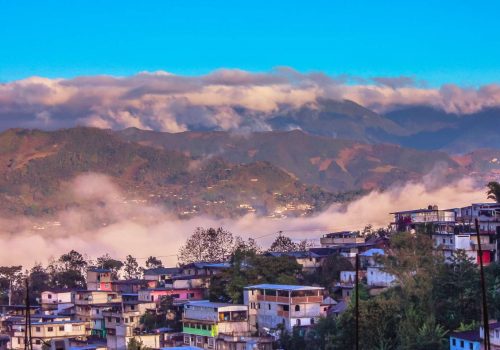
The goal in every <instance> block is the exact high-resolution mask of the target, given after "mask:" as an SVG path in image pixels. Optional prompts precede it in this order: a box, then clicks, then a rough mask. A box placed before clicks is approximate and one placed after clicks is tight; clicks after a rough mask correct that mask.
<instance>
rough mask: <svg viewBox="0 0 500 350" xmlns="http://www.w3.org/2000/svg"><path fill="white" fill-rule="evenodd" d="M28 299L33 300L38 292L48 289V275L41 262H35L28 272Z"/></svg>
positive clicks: (37, 295)
mask: <svg viewBox="0 0 500 350" xmlns="http://www.w3.org/2000/svg"><path fill="white" fill-rule="evenodd" d="M28 278H29V283H30V299H31V302H33V303H34V302H35V301H36V300H37V298H38V297H39V296H40V294H41V293H42V292H43V291H45V290H47V289H49V287H50V285H49V283H50V276H49V274H48V272H47V271H46V270H45V268H44V267H43V266H42V264H39V263H38V264H35V266H33V267H32V268H31V270H30V272H29V276H28Z"/></svg>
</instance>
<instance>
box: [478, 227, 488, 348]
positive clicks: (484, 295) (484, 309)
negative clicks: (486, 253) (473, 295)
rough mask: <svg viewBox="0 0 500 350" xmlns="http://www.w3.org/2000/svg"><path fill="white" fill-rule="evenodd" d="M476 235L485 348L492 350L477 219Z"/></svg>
mask: <svg viewBox="0 0 500 350" xmlns="http://www.w3.org/2000/svg"><path fill="white" fill-rule="evenodd" d="M474 223H475V225H476V237H477V254H478V256H479V272H480V274H481V294H482V299H483V300H482V301H483V327H484V347H485V350H490V349H491V345H490V320H489V317H488V301H487V299H486V283H485V280H484V268H483V250H482V249H481V236H480V233H479V220H478V219H477V218H476V219H475V222H474Z"/></svg>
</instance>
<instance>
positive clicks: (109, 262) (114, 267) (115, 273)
mask: <svg viewBox="0 0 500 350" xmlns="http://www.w3.org/2000/svg"><path fill="white" fill-rule="evenodd" d="M97 266H98V267H100V268H102V269H108V270H111V277H112V278H113V279H115V280H116V279H118V278H119V272H120V270H121V268H122V267H123V262H121V261H120V260H116V259H113V258H112V257H111V256H109V254H105V255H103V256H101V257H99V258H97Z"/></svg>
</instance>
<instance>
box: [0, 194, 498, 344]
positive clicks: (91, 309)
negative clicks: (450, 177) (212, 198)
mask: <svg viewBox="0 0 500 350" xmlns="http://www.w3.org/2000/svg"><path fill="white" fill-rule="evenodd" d="M392 214H393V218H394V220H393V221H392V222H391V223H390V224H389V225H388V229H383V230H378V231H372V232H365V234H361V233H360V232H350V231H345V232H332V233H326V234H324V235H323V237H321V239H320V246H317V247H310V246H308V245H307V244H306V245H302V246H301V245H297V244H295V245H292V246H290V245H287V244H283V245H279V244H276V245H275V246H274V247H272V249H269V250H268V251H265V252H263V251H258V252H254V253H256V254H255V255H253V256H256V257H257V258H255V257H254V258H253V259H254V260H251V259H249V258H246V255H245V254H246V253H245V254H243V253H241V252H240V253H241V254H242V255H241V256H240V255H239V254H240V253H235V252H233V253H232V255H231V256H230V257H229V256H228V258H227V259H225V260H224V261H192V262H189V263H183V264H180V265H179V266H175V267H164V266H162V264H161V262H160V261H159V260H158V261H157V262H156V264H153V267H151V266H150V267H149V268H146V269H144V270H143V271H141V273H140V274H136V275H134V274H133V273H128V274H127V276H126V277H125V278H119V276H118V274H117V273H116V271H115V270H114V269H113V268H112V267H106V266H105V264H101V266H86V267H85V269H84V270H85V271H84V274H85V280H84V283H85V284H84V285H82V286H81V287H78V288H67V287H66V288H64V286H63V287H60V288H47V289H45V290H37V293H39V294H37V295H35V296H34V298H31V300H30V297H29V292H28V293H26V294H28V297H27V298H26V300H24V299H23V297H22V296H21V299H20V302H18V303H17V304H16V303H14V302H13V300H12V298H13V295H12V284H13V281H12V280H11V281H8V283H7V285H5V284H2V285H1V286H2V287H3V288H4V290H3V291H2V293H4V292H5V293H8V302H7V303H5V304H4V305H1V306H0V315H1V316H0V349H1V350H6V349H27V348H30V349H31V348H32V349H36V350H42V349H52V350H61V349H74V350H99V349H108V350H122V349H166V348H168V349H219V350H225V349H227V350H229V349H234V350H250V349H259V350H270V349H276V348H293V346H285V345H284V343H286V342H288V344H290V342H293V341H298V340H294V339H295V337H297V339H298V338H302V339H312V340H311V342H312V343H311V344H313V343H314V339H316V338H314V334H315V333H314V332H319V330H318V325H322V324H325V322H326V321H325V320H328V319H330V320H333V321H332V322H340V323H339V324H342V322H346V324H349V322H352V318H351V319H350V320H351V321H335V320H340V319H341V318H342V317H343V316H342V315H343V314H344V313H348V312H349V310H351V309H352V308H353V303H354V298H353V296H354V295H355V290H356V288H360V289H359V292H358V293H359V297H360V298H361V299H362V300H368V298H370V297H373V296H378V295H382V294H383V293H384V292H387V291H388V290H389V289H391V288H394V287H395V286H398V285H399V284H400V283H402V282H403V281H401V279H402V278H404V277H402V276H403V274H401V275H400V274H399V273H398V272H394V271H395V270H394V269H391V267H390V266H388V264H390V263H391V257H392V256H394V257H395V259H397V258H398V254H399V257H401V256H403V258H404V254H406V253H404V254H403V253H401V251H403V250H400V251H398V249H399V248H398V247H399V246H397V245H396V244H395V243H394V242H393V241H392V239H393V236H395V235H396V233H398V234H399V235H404V236H402V237H406V238H408V237H415V236H419V235H420V236H422V237H426V238H428V240H429V242H430V246H429V250H430V251H428V252H421V251H420V252H418V253H417V254H416V255H415V257H416V258H418V257H419V256H439V257H441V258H442V259H443V261H444V263H445V264H448V265H453V264H457V262H456V259H457V256H459V257H462V259H464V261H465V262H464V263H463V264H466V263H467V262H469V263H470V264H472V265H476V264H479V263H480V262H481V256H482V263H483V265H484V266H486V267H487V266H488V265H490V264H494V263H496V262H498V261H499V260H500V254H499V253H500V249H499V248H500V247H499V242H500V240H499V239H498V238H499V237H500V203H473V204H471V205H469V206H466V207H461V208H453V209H440V208H438V207H437V206H435V205H429V206H428V207H427V208H423V209H415V210H405V211H398V212H394V213H392ZM476 220H477V223H478V226H476ZM278 238H279V239H281V240H282V241H285V243H290V240H289V239H288V241H287V239H286V237H284V236H282V235H279V237H278ZM200 243H201V242H200ZM290 247H292V248H290ZM280 248H282V249H280ZM258 259H268V260H258ZM273 259H274V260H273ZM68 261H69V260H68ZM68 261H66V263H67V262H68ZM262 262H264V263H263V265H266V264H267V265H269V263H270V262H272V264H274V265H275V266H271V267H270V266H265V267H262V268H260V267H259V269H257V268H256V266H257V265H258V264H261V263H262ZM287 264H292V265H287ZM278 265H279V266H278ZM403 265H404V264H401V266H399V268H400V269H401V270H403V269H404V266H403ZM453 266H455V265H453ZM460 266H462V265H460ZM463 266H468V265H463ZM264 268H273V269H277V270H272V271H274V272H263V269H264ZM279 268H282V269H283V271H285V270H286V269H291V270H290V271H291V272H290V273H289V274H288V275H286V276H288V277H289V281H291V282H293V283H280V281H281V280H283V281H284V282H286V280H284V279H281V280H280V278H281V277H282V276H276V274H277V273H275V271H281V270H278V269H279ZM252 269H254V270H255V271H254V270H252ZM412 269H413V267H410V268H409V270H408V271H410V274H409V275H412V274H414V273H415V271H416V270H415V269H414V270H412ZM2 273H3V275H2V276H3V277H4V279H5V278H6V277H5V276H7V273H6V272H5V271H3V272H2ZM266 273H268V274H269V276H268V277H266ZM273 273H274V276H272V275H273ZM279 273H281V272H279ZM232 274H233V275H232ZM284 274H286V273H284ZM231 276H232V277H231ZM235 276H236V277H235ZM240 276H245V278H246V279H245V280H244V281H243V282H242V283H245V281H261V282H262V283H256V284H248V285H240V286H238V287H235V286H237V284H235V283H236V282H235V280H236V279H238V278H239V277H240ZM28 280H30V283H31V284H32V285H31V286H28V288H31V291H34V290H35V289H36V288H37V287H36V286H35V285H33V284H34V282H33V281H32V279H30V278H28ZM273 280H274V283H269V282H268V281H273ZM21 285H22V283H21ZM229 285H230V287H228V286H229ZM9 288H10V289H9ZM478 289H479V286H478ZM24 292H26V290H24ZM361 293H364V294H366V295H364V296H363V295H361ZM3 295H4V296H5V294H3ZM223 296H226V297H223ZM227 296H229V297H227ZM476 302H477V304H478V305H479V304H480V301H479V300H476ZM457 307H458V306H457ZM450 308H451V309H452V311H453V306H450ZM465 312H467V310H466V311H465ZM492 316H493V314H492ZM351 326H352V327H354V325H352V323H351ZM484 334H485V332H484V325H480V324H477V323H475V324H474V327H470V329H467V330H463V331H453V332H450V333H447V334H446V335H445V338H446V341H447V342H448V343H447V344H449V348H450V349H452V350H453V349H481V348H482V346H483V345H482V344H484V341H485V335H484ZM489 335H490V339H489V340H490V343H491V345H492V347H491V349H500V322H496V321H492V322H491V324H490V325H489ZM361 336H363V334H361ZM361 336H360V337H361ZM308 337H309V338H308ZM322 338H323V340H321V341H324V339H325V336H324V334H323V335H322ZM318 341H319V340H318ZM27 343H29V344H27ZM28 345H29V346H28ZM304 346H305V345H304ZM309 346H313V345H309ZM317 346H318V348H320V347H319V346H321V348H323V345H317ZM295 348H297V349H298V348H300V346H299V345H297V346H295Z"/></svg>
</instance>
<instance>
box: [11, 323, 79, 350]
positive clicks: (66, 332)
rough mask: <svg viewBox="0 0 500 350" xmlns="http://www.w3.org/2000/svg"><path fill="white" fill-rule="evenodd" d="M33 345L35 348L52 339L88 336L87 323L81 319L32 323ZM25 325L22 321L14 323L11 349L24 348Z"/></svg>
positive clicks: (35, 349) (48, 342)
mask: <svg viewBox="0 0 500 350" xmlns="http://www.w3.org/2000/svg"><path fill="white" fill-rule="evenodd" d="M30 327H31V335H32V345H33V349H34V350H42V348H43V347H44V345H45V346H47V344H50V343H51V341H54V340H56V341H64V340H65V339H69V338H73V339H74V338H76V339H83V338H85V337H86V329H85V323H84V322H80V321H70V320H66V321H49V322H47V321H44V322H32V323H31V326H30ZM25 329H26V328H25V325H24V323H23V322H20V323H18V324H16V325H14V328H13V331H12V335H11V344H10V348H11V349H24V345H25V344H24V337H25V333H26V332H25Z"/></svg>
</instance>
